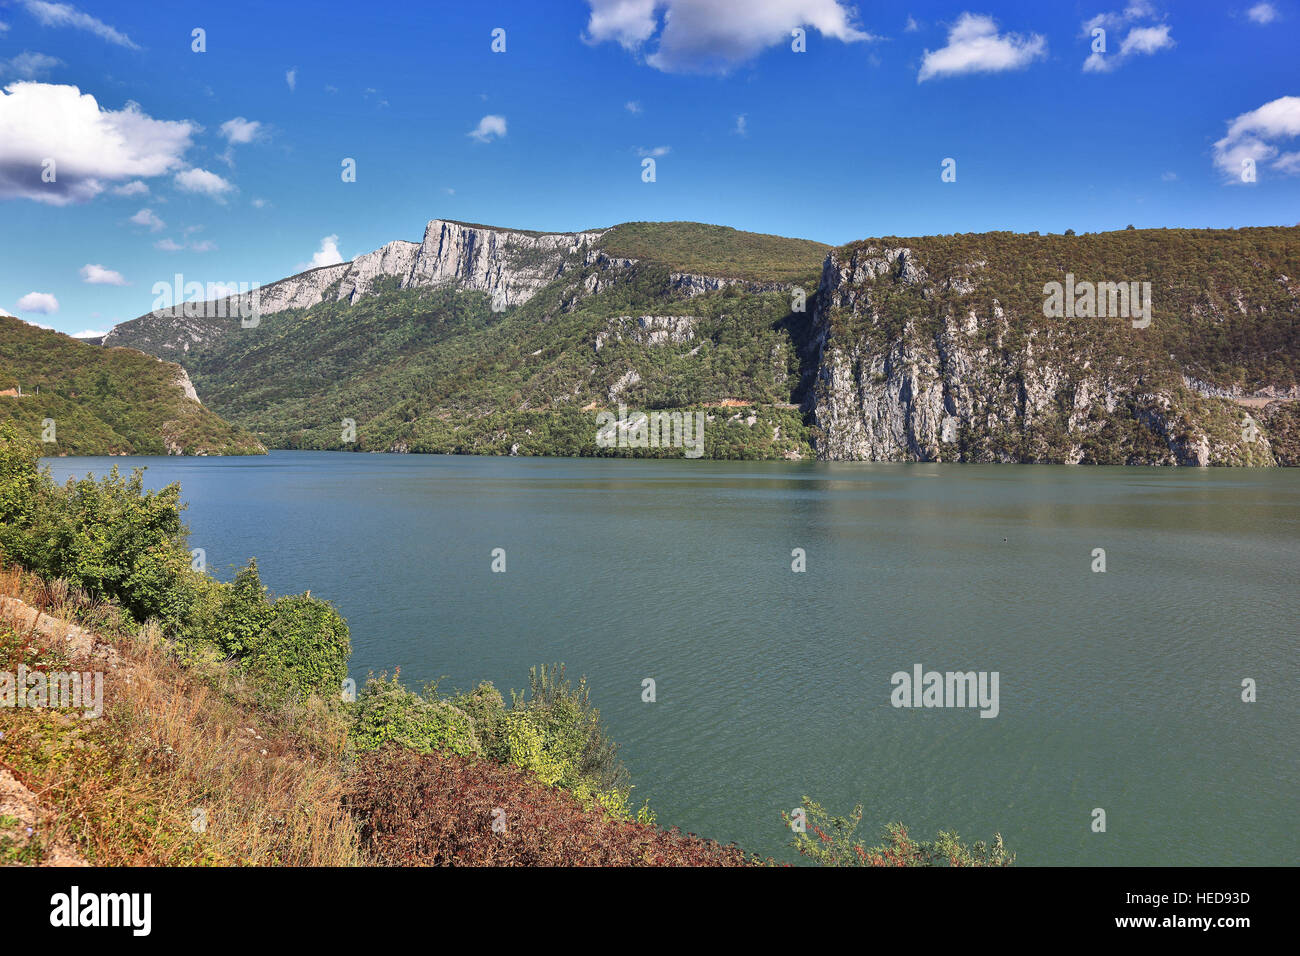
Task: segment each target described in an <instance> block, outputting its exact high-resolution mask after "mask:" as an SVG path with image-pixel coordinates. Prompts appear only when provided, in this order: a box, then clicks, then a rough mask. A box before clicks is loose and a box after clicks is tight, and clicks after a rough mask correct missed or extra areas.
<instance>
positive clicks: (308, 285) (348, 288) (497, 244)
mask: <svg viewBox="0 0 1300 956" xmlns="http://www.w3.org/2000/svg"><path fill="white" fill-rule="evenodd" d="M602 235H604V233H603V232H579V233H550V234H539V235H533V234H531V233H525V232H513V231H510V230H506V229H489V228H487V227H484V226H466V225H463V224H461V223H457V222H448V221H446V220H443V219H434V220H432V221H431V222H430V223H429V224H428V225H427V226H426V227H425V230H424V239H423V241H422V242H408V241H405V240H400V239H399V240H397V241H395V242H390V243H388V244H387V245H385V246H382V247H381V248H379V249H376V250H375V251H374V252H367V253H366V254H365V255H361V256H358V257H357V258H356V259H354V260H352V261H351V262H341V263H339V264H337V265H332V266H322V267H321V268H319V269H311V270H309V271H307V272H302V273H299V274H298V275H295V276H290V277H289V278H287V279H280V280H279V281H278V282H272V283H269V284H267V285H265V286H262V287H260V288H259V289H258V290H257V295H256V309H254V306H253V298H252V297H251V296H250V295H243V296H232V297H229V298H226V299H220V300H214V301H213V302H209V303H206V304H205V305H204V306H203V307H201V308H199V309H196V310H192V311H197V312H199V313H200V314H199V315H197V316H186V315H184V314H183V313H182V314H174V312H175V310H171V311H169V312H168V313H166V314H155V313H149V314H148V315H144V316H141V317H140V318H138V319H133V320H131V321H130V322H123V323H121V324H120V325H117V326H115V327H114V328H113V329H112V330H111V331H110V332H109V333H108V335H107V336H106V337H105V339H104V345H106V346H114V345H127V346H131V347H133V348H139V349H142V350H144V351H148V352H151V353H152V354H157V355H167V354H170V353H176V352H188V351H189V350H190V348H191V347H193V346H196V345H201V344H203V343H206V342H208V341H211V340H212V339H214V338H216V337H218V336H221V335H225V334H227V333H228V332H230V331H231V330H232V329H233V328H235V327H237V326H238V325H239V323H240V320H241V318H243V319H244V321H245V322H247V321H248V319H247V317H248V316H250V315H252V314H253V313H254V311H256V313H257V314H258V315H259V316H268V315H274V314H275V313H277V312H283V311H284V310H286V309H307V308H311V307H312V306H314V305H318V304H319V303H321V302H323V301H325V299H326V298H327V297H329V298H330V299H331V300H333V301H340V302H343V301H346V302H348V303H349V304H355V303H356V302H357V301H358V300H359V299H361V298H362V297H364V296H366V295H369V294H371V293H372V291H373V290H374V285H375V283H376V281H377V280H379V279H382V278H392V279H396V280H397V282H398V284H399V285H400V287H401V288H403V289H408V288H421V287H425V286H438V285H444V284H447V283H455V284H456V285H457V286H458V287H459V288H461V289H469V290H475V291H479V292H486V293H487V294H488V295H489V296H491V297H492V298H493V300H494V301H495V302H499V303H500V304H502V305H505V306H515V305H522V304H523V303H525V302H527V301H528V300H529V299H531V298H532V297H533V296H534V295H536V294H537V293H538V292H539V291H540V290H541V289H542V288H543V287H544V286H546V285H547V284H548V283H550V282H551V281H553V280H554V279H556V278H558V277H560V276H561V275H563V274H564V273H565V272H566V271H568V270H570V269H575V268H581V267H582V266H583V265H597V266H599V267H600V268H601V269H602V270H603V271H605V272H609V271H611V270H619V269H623V268H626V267H628V266H631V265H633V264H635V260H632V259H615V258H611V257H609V256H606V255H604V254H603V253H600V252H598V251H597V250H595V249H594V248H593V246H594V243H595V242H596V240H598V239H599V238H600V237H601V236H602ZM591 278H592V279H594V280H595V281H596V283H597V284H599V282H600V279H599V277H598V274H593V276H592V277H591ZM589 291H592V292H594V291H597V289H596V288H592V289H590V290H589Z"/></svg>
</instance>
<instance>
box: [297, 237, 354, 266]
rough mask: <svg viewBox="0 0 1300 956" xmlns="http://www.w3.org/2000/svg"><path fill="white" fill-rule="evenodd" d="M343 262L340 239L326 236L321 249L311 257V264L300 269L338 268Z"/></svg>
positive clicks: (321, 243) (322, 240)
mask: <svg viewBox="0 0 1300 956" xmlns="http://www.w3.org/2000/svg"><path fill="white" fill-rule="evenodd" d="M343 261H344V259H343V256H342V254H341V253H340V252H339V237H338V236H326V237H325V238H323V239H321V241H320V248H319V249H317V250H316V252H315V254H314V255H313V256H312V257H311V262H309V263H306V264H305V265H300V266H299V267H298V268H299V269H319V268H320V267H321V266H336V265H338V264H339V263H340V262H343Z"/></svg>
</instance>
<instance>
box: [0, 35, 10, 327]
mask: <svg viewBox="0 0 1300 956" xmlns="http://www.w3.org/2000/svg"><path fill="white" fill-rule="evenodd" d="M8 29H9V24H7V23H5V22H4V21H3V20H0V33H4V32H5V31H6V30H8ZM8 314H9V313H8V312H0V315H8Z"/></svg>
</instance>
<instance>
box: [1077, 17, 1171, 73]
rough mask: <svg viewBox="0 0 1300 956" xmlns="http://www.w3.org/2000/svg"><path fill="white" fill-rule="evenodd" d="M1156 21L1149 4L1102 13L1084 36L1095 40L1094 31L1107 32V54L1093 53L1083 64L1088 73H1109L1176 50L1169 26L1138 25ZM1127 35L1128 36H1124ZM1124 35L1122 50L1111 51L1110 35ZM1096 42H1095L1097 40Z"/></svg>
mask: <svg viewBox="0 0 1300 956" xmlns="http://www.w3.org/2000/svg"><path fill="white" fill-rule="evenodd" d="M1155 17H1156V11H1155V8H1154V7H1152V6H1151V4H1149V3H1147V2H1146V0H1135V2H1133V3H1130V4H1129V5H1128V6H1127V7H1125V8H1124V9H1123V10H1121V11H1116V12H1112V13H1099V14H1097V15H1096V16H1095V17H1093V18H1092V19H1090V20H1087V21H1085V22H1084V24H1083V35H1084V36H1085V37H1088V38H1090V39H1092V38H1093V31H1094V30H1096V29H1098V28H1100V29H1102V30H1104V31H1106V43H1107V48H1106V50H1104V51H1098V50H1093V51H1092V53H1090V54H1089V55H1088V58H1087V59H1086V60H1084V61H1083V71H1084V72H1085V73H1108V72H1110V71H1111V70H1114V69H1116V68H1118V67H1119V66H1120V65H1121V64H1123V63H1124V62H1125V61H1127V60H1128V59H1130V58H1131V57H1133V56H1142V55H1150V54H1152V53H1158V52H1159V51H1161V50H1169V49H1172V48H1173V46H1174V38H1173V37H1171V36H1170V35H1169V29H1170V27H1169V24H1167V23H1154V22H1143V23H1139V22H1138V21H1152V20H1154V19H1155ZM1125 31H1127V32H1125ZM1111 33H1115V34H1116V35H1118V34H1120V33H1123V34H1124V38H1123V39H1122V40H1121V41H1120V44H1119V49H1118V50H1114V49H1112V48H1111V46H1110V43H1111V39H1110V34H1111ZM1094 42H1095V40H1094Z"/></svg>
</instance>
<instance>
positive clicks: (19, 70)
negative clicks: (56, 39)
mask: <svg viewBox="0 0 1300 956" xmlns="http://www.w3.org/2000/svg"><path fill="white" fill-rule="evenodd" d="M62 65H63V61H62V60H60V59H59V58H58V57H54V56H46V55H45V54H44V53H32V52H31V51H30V50H25V51H23V52H22V53H19V54H18V55H17V56H16V57H13V58H12V59H9V60H0V79H2V78H5V77H17V78H18V79H20V80H38V79H40V78H41V77H42V76H44V75H45V74H46V73H48V72H50V70H52V69H54V68H55V67H56V66H62Z"/></svg>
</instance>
